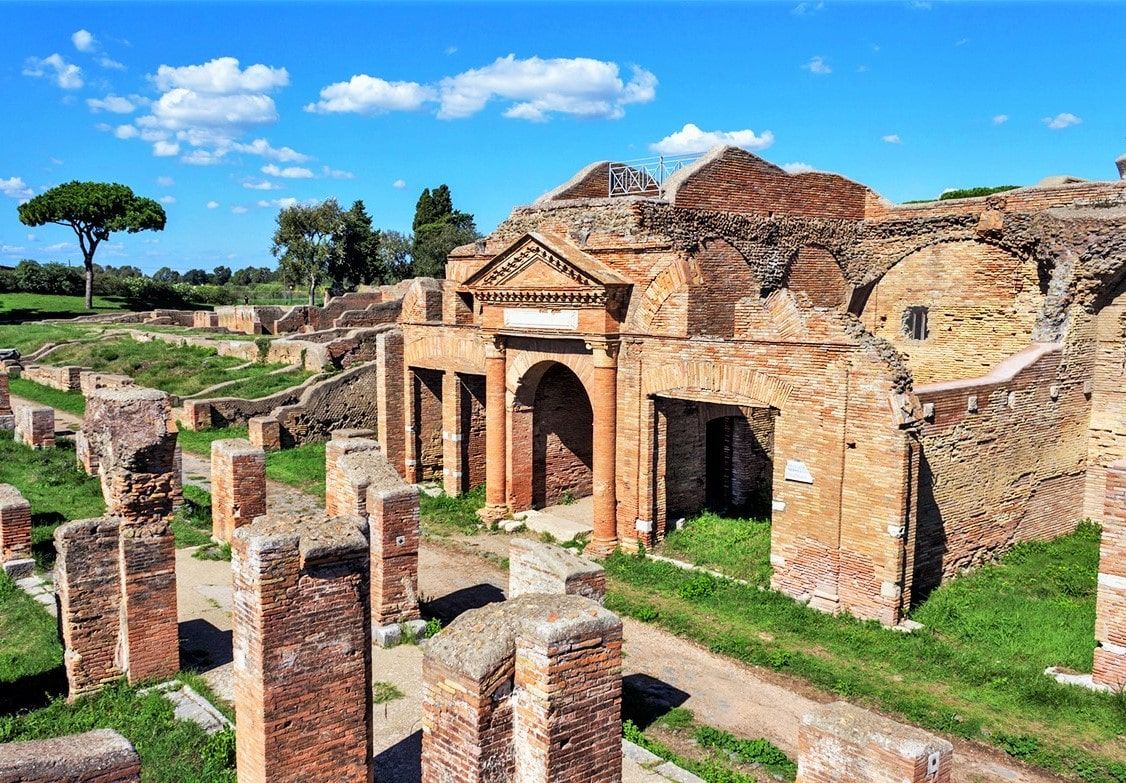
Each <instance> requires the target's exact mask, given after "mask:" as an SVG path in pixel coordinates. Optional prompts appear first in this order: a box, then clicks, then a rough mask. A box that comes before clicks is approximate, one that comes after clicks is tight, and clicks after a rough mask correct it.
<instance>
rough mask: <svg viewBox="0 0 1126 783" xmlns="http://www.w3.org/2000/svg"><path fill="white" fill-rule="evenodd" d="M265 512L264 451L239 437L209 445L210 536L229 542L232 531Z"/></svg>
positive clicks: (232, 534)
mask: <svg viewBox="0 0 1126 783" xmlns="http://www.w3.org/2000/svg"><path fill="white" fill-rule="evenodd" d="M265 513H266V452H265V451H263V450H262V449H260V448H258V447H256V446H253V445H251V443H250V441H248V440H243V439H241V438H232V439H230V440H216V441H212V442H211V537H212V538H214V539H215V540H216V541H226V542H227V543H230V541H231V537H232V536H234V534H235V528H239V527H242V526H243V525H249V524H250V523H251V522H253V521H254V518H255V517H260V516H262V515H263V514H265Z"/></svg>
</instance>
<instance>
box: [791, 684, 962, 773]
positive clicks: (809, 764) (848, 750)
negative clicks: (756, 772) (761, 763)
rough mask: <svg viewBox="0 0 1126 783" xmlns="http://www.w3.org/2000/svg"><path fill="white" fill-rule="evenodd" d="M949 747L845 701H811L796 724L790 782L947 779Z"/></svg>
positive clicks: (951, 764) (950, 761)
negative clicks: (794, 772) (795, 756)
mask: <svg viewBox="0 0 1126 783" xmlns="http://www.w3.org/2000/svg"><path fill="white" fill-rule="evenodd" d="M953 767H954V747H953V746H952V745H951V744H950V743H949V742H947V741H946V740H944V739H941V738H939V737H935V736H934V735H932V734H928V733H927V732H925V731H923V730H922V729H917V728H915V727H914V726H904V725H903V724H900V723H896V722H895V721H892V720H888V719H887V718H884V717H881V716H879V715H876V714H875V713H871V712H868V711H867V710H862V709H860V708H859V707H854V706H852V705H851V704H846V703H845V702H836V703H835V704H826V705H824V706H821V707H817V708H816V709H814V710H813V711H812V712H810V713H808V714H806V715H805V716H804V717H802V722H801V728H800V729H799V730H798V777H797V781H796V783H837V781H843V780H848V781H852V780H855V781H861V780H864V781H885V780H886V781H897V783H898V782H899V781H902V783H950V781H951V780H952V776H953V772H952V770H953Z"/></svg>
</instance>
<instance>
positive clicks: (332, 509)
mask: <svg viewBox="0 0 1126 783" xmlns="http://www.w3.org/2000/svg"><path fill="white" fill-rule="evenodd" d="M368 451H372V452H377V453H378V452H380V448H379V444H378V443H376V442H375V441H374V440H372V439H371V438H337V437H336V433H333V436H332V440H330V441H329V442H328V443H326V444H325V512H326V513H327V514H328V515H329V516H340V515H342V514H351V515H356V516H367V510H366V505H367V488H368V484H369V483H370V481H371V479H370V477H369V476H367V475H365V474H363V473H358V474H352V473H351V472H350V471H349V470H347V469H346V465H345V460H344V457H346V456H347V455H349V454H357V453H360V452H368Z"/></svg>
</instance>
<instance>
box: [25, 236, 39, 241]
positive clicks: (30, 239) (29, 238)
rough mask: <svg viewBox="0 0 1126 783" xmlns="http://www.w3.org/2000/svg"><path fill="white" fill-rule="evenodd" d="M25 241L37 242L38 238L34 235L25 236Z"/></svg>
mask: <svg viewBox="0 0 1126 783" xmlns="http://www.w3.org/2000/svg"><path fill="white" fill-rule="evenodd" d="M27 241H28V242H38V241H39V237H37V236H35V234H28V235H27Z"/></svg>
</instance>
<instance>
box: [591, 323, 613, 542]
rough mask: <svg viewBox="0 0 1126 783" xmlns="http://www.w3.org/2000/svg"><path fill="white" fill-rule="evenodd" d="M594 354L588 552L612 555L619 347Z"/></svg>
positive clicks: (601, 346)
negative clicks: (591, 529)
mask: <svg viewBox="0 0 1126 783" xmlns="http://www.w3.org/2000/svg"><path fill="white" fill-rule="evenodd" d="M591 349H592V350H593V351H594V382H593V386H594V394H593V395H592V397H591V400H590V404H591V407H592V408H593V409H594V534H593V535H592V536H591V539H590V544H588V545H587V552H588V553H589V554H591V555H594V556H596V557H605V556H606V555H609V554H610V553H611V552H613V551H614V549H616V548H617V546H618V501H617V478H616V474H615V464H616V463H615V460H616V458H617V440H618V436H617V432H618V344H617V343H601V342H600V343H592V344H591Z"/></svg>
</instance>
